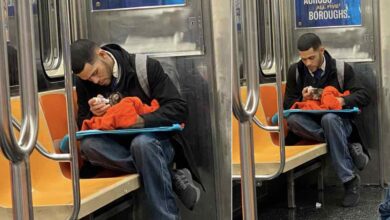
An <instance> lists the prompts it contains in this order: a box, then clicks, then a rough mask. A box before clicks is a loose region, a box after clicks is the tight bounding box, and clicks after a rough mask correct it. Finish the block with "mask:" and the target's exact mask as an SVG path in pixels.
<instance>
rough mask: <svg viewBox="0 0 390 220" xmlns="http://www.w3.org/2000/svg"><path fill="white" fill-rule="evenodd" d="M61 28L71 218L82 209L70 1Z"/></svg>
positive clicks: (64, 3)
mask: <svg viewBox="0 0 390 220" xmlns="http://www.w3.org/2000/svg"><path fill="white" fill-rule="evenodd" d="M60 17H62V18H63V19H61V21H60V29H61V38H62V51H63V54H62V58H63V61H64V75H65V92H66V107H67V116H68V133H69V152H70V155H71V163H70V167H71V174H72V188H73V211H72V215H71V217H70V219H77V216H78V214H79V211H80V178H79V169H78V155H77V145H76V124H75V118H76V117H75V114H74V110H73V76H72V75H73V74H72V68H71V57H70V56H71V54H70V42H71V41H70V21H69V20H70V13H69V1H67V0H61V1H60Z"/></svg>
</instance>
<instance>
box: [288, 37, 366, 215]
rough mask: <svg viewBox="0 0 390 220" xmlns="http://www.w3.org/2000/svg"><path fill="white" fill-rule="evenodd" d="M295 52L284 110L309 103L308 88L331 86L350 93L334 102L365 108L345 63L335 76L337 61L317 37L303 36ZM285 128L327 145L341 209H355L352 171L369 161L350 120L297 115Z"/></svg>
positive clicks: (355, 180)
mask: <svg viewBox="0 0 390 220" xmlns="http://www.w3.org/2000/svg"><path fill="white" fill-rule="evenodd" d="M298 50H299V56H300V58H301V60H300V61H299V62H298V63H296V64H293V65H292V66H291V67H290V68H289V71H288V76H287V85H286V94H285V99H284V109H289V108H291V106H292V105H293V104H294V103H295V102H299V101H305V100H310V99H312V98H313V94H312V90H310V89H309V86H312V87H314V88H324V87H326V86H333V87H335V88H337V89H338V91H339V92H340V93H343V92H344V91H346V90H349V91H350V93H351V94H350V95H348V96H344V97H340V98H337V100H338V101H339V102H340V104H341V106H342V107H343V108H352V107H355V106H357V107H359V108H360V107H363V106H366V105H368V103H369V101H370V98H369V96H368V94H367V91H366V89H365V88H363V87H362V85H361V84H360V82H359V80H358V79H357V78H356V77H355V73H354V71H353V69H352V67H351V66H350V65H348V64H347V63H344V64H343V65H344V72H343V73H341V74H340V73H338V70H337V68H336V66H337V65H336V60H335V59H333V58H332V57H331V56H330V54H329V53H328V52H327V51H326V50H325V49H324V47H323V46H322V43H321V40H320V38H319V37H318V36H317V35H315V34H313V33H307V34H303V35H302V36H301V37H300V38H299V39H298ZM338 74H340V76H338ZM287 124H288V127H289V130H290V131H291V132H293V134H295V135H297V136H299V137H301V138H305V139H310V140H314V141H319V142H324V141H325V142H326V143H327V146H328V149H329V155H330V157H331V159H332V163H333V166H334V169H335V170H336V173H337V175H338V177H339V178H340V180H341V181H342V182H343V184H344V188H345V196H344V199H343V202H342V205H343V206H345V207H352V206H356V205H357V204H358V202H359V198H360V193H359V188H360V177H359V175H358V174H357V173H356V172H355V171H354V168H355V167H356V168H358V169H359V170H363V169H364V167H365V166H366V165H367V163H368V160H369V157H368V156H367V154H366V153H365V152H364V151H363V150H364V149H363V148H362V145H361V144H360V143H359V142H361V141H360V138H359V137H358V136H359V135H358V134H357V133H356V132H357V130H356V127H355V126H354V123H353V120H352V119H351V118H346V117H342V116H340V115H337V114H333V113H326V114H323V115H313V114H300V113H298V114H292V115H290V116H289V117H288V118H287ZM355 142H357V143H355Z"/></svg>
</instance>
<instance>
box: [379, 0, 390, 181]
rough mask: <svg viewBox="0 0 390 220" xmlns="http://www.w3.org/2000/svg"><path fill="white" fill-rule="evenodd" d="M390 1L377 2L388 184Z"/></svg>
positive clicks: (385, 178) (382, 134) (382, 137)
mask: <svg viewBox="0 0 390 220" xmlns="http://www.w3.org/2000/svg"><path fill="white" fill-rule="evenodd" d="M389 11H390V1H388V0H380V1H379V22H380V48H381V50H380V60H381V66H380V72H381V75H380V78H379V79H378V81H379V86H378V87H379V88H378V90H379V91H380V94H379V99H378V101H379V104H380V105H379V106H380V109H379V112H380V113H379V119H380V120H379V127H380V145H381V146H382V151H381V152H380V154H381V156H382V158H383V160H382V167H383V170H382V172H383V181H384V182H385V183H386V184H387V185H388V184H389V183H390V160H389V158H390V135H389V134H390V71H389V70H390V62H389V61H390V26H389V20H390V13H389Z"/></svg>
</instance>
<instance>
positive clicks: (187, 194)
mask: <svg viewBox="0 0 390 220" xmlns="http://www.w3.org/2000/svg"><path fill="white" fill-rule="evenodd" d="M172 185H173V190H174V191H175V193H176V194H177V196H178V197H179V199H180V200H181V202H182V203H183V205H184V206H185V207H187V208H188V209H189V210H193V209H194V207H195V204H196V203H197V202H198V201H199V198H200V189H199V188H198V187H197V186H195V184H194V182H193V180H192V176H191V172H190V171H189V170H188V169H186V168H184V169H180V170H176V171H174V175H173V178H172Z"/></svg>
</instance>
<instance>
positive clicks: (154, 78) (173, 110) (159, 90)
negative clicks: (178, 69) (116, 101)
mask: <svg viewBox="0 0 390 220" xmlns="http://www.w3.org/2000/svg"><path fill="white" fill-rule="evenodd" d="M147 65H148V66H147V69H148V81H149V87H150V93H151V94H150V95H151V98H152V99H157V101H158V103H159V104H160V108H159V109H158V110H156V111H155V112H152V113H149V114H145V115H142V116H141V117H142V119H143V123H144V126H145V127H156V126H167V125H168V126H169V125H172V124H174V123H184V122H186V120H187V116H188V109H187V103H186V101H185V100H184V99H183V98H182V97H181V96H180V94H179V92H178V91H177V88H176V87H175V85H174V84H173V83H172V81H171V79H170V78H169V76H168V75H167V74H165V73H164V70H163V68H162V66H161V64H160V63H159V62H158V61H157V60H154V59H150V58H149V59H148V64H147ZM140 123H142V121H140Z"/></svg>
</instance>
